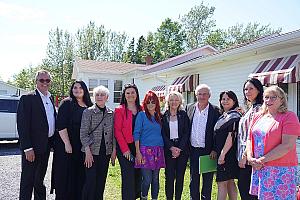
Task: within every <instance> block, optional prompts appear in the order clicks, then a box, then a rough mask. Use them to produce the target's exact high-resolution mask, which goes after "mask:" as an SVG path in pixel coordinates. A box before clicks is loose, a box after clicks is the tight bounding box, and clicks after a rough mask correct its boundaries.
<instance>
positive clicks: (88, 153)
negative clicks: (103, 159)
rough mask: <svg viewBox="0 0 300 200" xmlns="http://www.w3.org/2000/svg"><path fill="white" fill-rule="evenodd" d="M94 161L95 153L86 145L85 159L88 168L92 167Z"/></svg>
mask: <svg viewBox="0 0 300 200" xmlns="http://www.w3.org/2000/svg"><path fill="white" fill-rule="evenodd" d="M93 162H94V158H93V154H92V152H91V149H90V147H86V148H85V160H84V165H85V167H87V168H90V167H92V165H93Z"/></svg>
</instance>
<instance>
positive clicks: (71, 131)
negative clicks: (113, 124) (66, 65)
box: [53, 81, 92, 200]
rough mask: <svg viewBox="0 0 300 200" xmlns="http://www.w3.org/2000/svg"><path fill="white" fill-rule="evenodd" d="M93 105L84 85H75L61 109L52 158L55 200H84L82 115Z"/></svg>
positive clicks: (76, 82) (81, 83) (77, 82)
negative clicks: (81, 137) (82, 199)
mask: <svg viewBox="0 0 300 200" xmlns="http://www.w3.org/2000/svg"><path fill="white" fill-rule="evenodd" d="M89 106H92V101H91V99H90V95H89V92H88V89H87V86H86V85H85V83H84V82H83V81H75V82H74V83H73V84H72V86H71V89H70V97H68V98H66V99H64V100H63V101H62V102H61V105H60V107H59V109H58V115H57V128H58V131H59V135H57V136H56V138H55V151H54V157H53V179H54V182H53V183H54V185H53V189H55V194H56V198H55V199H56V200H60V199H61V200H76V199H78V200H79V199H81V197H82V194H81V193H82V187H83V184H84V179H85V169H84V155H83V153H82V152H81V147H82V145H81V142H80V125H81V117H82V113H83V111H84V110H85V109H86V108H87V107H89Z"/></svg>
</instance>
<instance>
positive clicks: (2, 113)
mask: <svg viewBox="0 0 300 200" xmlns="http://www.w3.org/2000/svg"><path fill="white" fill-rule="evenodd" d="M19 100H20V97H18V96H6V95H0V140H14V139H18V138H19V135H18V131H17V108H18V103H19Z"/></svg>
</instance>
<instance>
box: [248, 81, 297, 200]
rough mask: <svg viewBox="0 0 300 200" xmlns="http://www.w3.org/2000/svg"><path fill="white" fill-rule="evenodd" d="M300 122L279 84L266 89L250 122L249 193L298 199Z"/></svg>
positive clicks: (262, 197) (269, 197) (261, 197)
mask: <svg viewBox="0 0 300 200" xmlns="http://www.w3.org/2000/svg"><path fill="white" fill-rule="evenodd" d="M299 135H300V123H299V120H298V118H297V116H296V115H295V113H293V112H290V111H288V110H287V97H286V95H285V93H284V91H283V90H282V89H281V88H279V87H278V86H271V87H269V88H267V89H266V90H265V92H264V103H263V105H262V108H261V111H260V112H259V113H257V114H256V115H255V116H254V118H253V121H252V122H251V125H250V135H249V140H248V141H247V159H248V161H249V162H250V164H251V165H252V167H253V172H252V177H251V188H250V193H251V194H252V195H257V196H258V199H280V200H284V199H286V200H293V199H296V170H297V165H298V159H297V154H296V140H297V137H298V136H299Z"/></svg>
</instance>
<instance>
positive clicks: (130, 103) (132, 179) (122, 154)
mask: <svg viewBox="0 0 300 200" xmlns="http://www.w3.org/2000/svg"><path fill="white" fill-rule="evenodd" d="M141 110H142V107H141V105H140V97H139V91H138V88H137V87H136V85H135V84H133V83H130V84H125V85H124V89H123V92H122V98H121V103H120V106H118V107H117V108H116V109H115V120H114V130H115V137H116V141H117V157H118V161H119V164H120V167H121V175H122V199H123V200H134V199H137V198H139V197H140V196H141V172H140V169H135V168H134V157H135V152H136V150H135V145H134V140H133V130H134V126H135V120H136V116H137V114H138V113H139V112H140V111H141Z"/></svg>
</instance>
